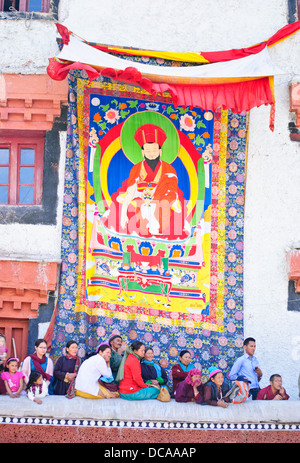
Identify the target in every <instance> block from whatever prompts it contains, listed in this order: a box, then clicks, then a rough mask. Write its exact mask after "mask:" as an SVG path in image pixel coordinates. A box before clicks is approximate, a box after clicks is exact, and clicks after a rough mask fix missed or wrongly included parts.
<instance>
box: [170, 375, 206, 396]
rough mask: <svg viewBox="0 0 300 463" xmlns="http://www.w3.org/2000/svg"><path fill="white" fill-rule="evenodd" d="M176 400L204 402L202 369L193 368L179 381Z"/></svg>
mask: <svg viewBox="0 0 300 463" xmlns="http://www.w3.org/2000/svg"><path fill="white" fill-rule="evenodd" d="M175 400H176V402H196V403H197V404H201V403H202V402H203V386H202V383H201V371H200V370H198V369H197V368H192V369H191V370H190V371H189V372H188V374H187V376H186V378H185V379H184V380H183V381H180V383H178V385H177V388H176V391H175Z"/></svg>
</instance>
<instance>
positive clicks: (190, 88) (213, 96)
mask: <svg viewBox="0 0 300 463" xmlns="http://www.w3.org/2000/svg"><path fill="white" fill-rule="evenodd" d="M153 89H154V90H155V92H156V93H162V92H165V91H168V92H169V93H170V94H171V95H172V99H173V102H174V105H175V106H184V107H185V106H197V107H200V108H203V109H205V110H211V111H215V110H216V109H217V108H220V107H221V108H222V109H231V110H232V111H233V112H234V113H240V112H242V111H249V110H250V109H252V108H254V107H258V106H261V105H268V104H273V103H274V98H273V94H272V91H271V87H270V81H269V78H268V77H263V78H261V79H255V80H249V81H245V82H234V83H226V84H218V85H180V84H165V83H153Z"/></svg>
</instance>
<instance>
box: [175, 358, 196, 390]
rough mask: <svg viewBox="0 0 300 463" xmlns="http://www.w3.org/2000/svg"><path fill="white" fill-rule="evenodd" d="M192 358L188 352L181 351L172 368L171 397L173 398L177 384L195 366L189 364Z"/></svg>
mask: <svg viewBox="0 0 300 463" xmlns="http://www.w3.org/2000/svg"><path fill="white" fill-rule="evenodd" d="M191 360H192V357H191V354H190V352H189V351H188V350H182V351H181V352H180V354H179V360H178V362H177V363H176V364H175V365H173V367H172V378H173V392H172V397H173V398H174V397H175V391H176V388H177V384H178V383H180V382H181V381H183V380H184V379H185V378H186V377H187V375H188V372H189V371H190V370H192V369H193V368H195V365H194V364H193V363H191Z"/></svg>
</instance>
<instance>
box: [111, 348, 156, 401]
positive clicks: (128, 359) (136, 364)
mask: <svg viewBox="0 0 300 463" xmlns="http://www.w3.org/2000/svg"><path fill="white" fill-rule="evenodd" d="M144 355H145V346H144V344H143V343H142V342H140V341H134V342H133V343H132V344H131V345H130V346H129V347H127V348H126V350H125V353H124V356H123V359H122V362H121V364H120V367H119V371H118V374H117V377H116V381H118V382H119V391H120V397H121V398H122V399H126V400H144V399H156V397H157V396H158V394H159V393H160V389H159V388H157V387H153V386H151V385H150V384H146V383H145V382H144V380H143V378H142V371H141V360H142V359H143V358H144Z"/></svg>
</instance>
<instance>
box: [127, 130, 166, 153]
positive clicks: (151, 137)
mask: <svg viewBox="0 0 300 463" xmlns="http://www.w3.org/2000/svg"><path fill="white" fill-rule="evenodd" d="M166 138H167V135H166V134H165V132H164V130H163V129H162V128H161V127H159V126H158V125H154V124H144V125H141V127H139V128H138V129H137V131H136V132H135V135H134V139H135V140H136V141H137V142H138V144H139V145H140V147H141V148H142V147H143V145H144V144H145V143H158V144H159V146H162V145H163V144H164V142H165V140H166Z"/></svg>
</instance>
